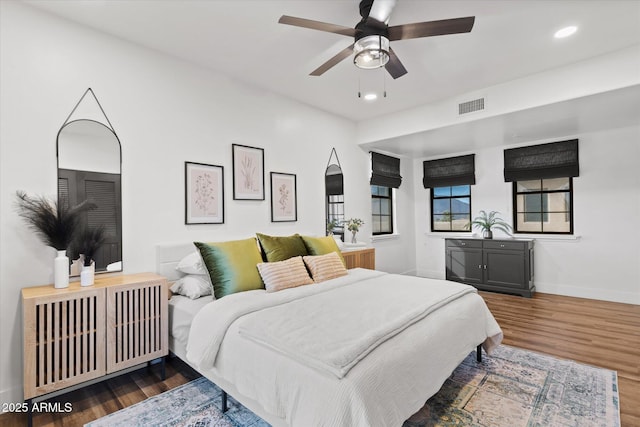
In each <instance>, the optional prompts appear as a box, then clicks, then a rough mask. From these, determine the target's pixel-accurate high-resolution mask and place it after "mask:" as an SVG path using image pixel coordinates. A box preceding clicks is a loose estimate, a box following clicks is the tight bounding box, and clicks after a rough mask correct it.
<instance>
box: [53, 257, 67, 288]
mask: <svg viewBox="0 0 640 427" xmlns="http://www.w3.org/2000/svg"><path fill="white" fill-rule="evenodd" d="M53 287H54V288H56V289H63V288H68V287H69V257H67V250H66V249H64V250H59V251H58V256H56V258H55V259H54V260H53Z"/></svg>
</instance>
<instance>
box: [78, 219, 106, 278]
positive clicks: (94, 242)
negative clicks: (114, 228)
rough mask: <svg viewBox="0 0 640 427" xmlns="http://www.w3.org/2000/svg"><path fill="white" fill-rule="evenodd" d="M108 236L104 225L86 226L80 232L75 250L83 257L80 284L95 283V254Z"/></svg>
mask: <svg viewBox="0 0 640 427" xmlns="http://www.w3.org/2000/svg"><path fill="white" fill-rule="evenodd" d="M106 237H107V233H106V230H105V228H104V226H103V225H100V226H98V227H95V228H91V229H90V228H84V229H83V230H82V231H81V232H80V233H78V235H77V237H76V242H75V250H76V252H77V253H78V254H79V255H80V258H81V259H82V270H81V271H80V285H82V286H90V285H93V282H94V277H95V265H96V264H95V254H96V252H97V251H98V249H100V247H101V246H102V244H103V243H104V242H105V240H106Z"/></svg>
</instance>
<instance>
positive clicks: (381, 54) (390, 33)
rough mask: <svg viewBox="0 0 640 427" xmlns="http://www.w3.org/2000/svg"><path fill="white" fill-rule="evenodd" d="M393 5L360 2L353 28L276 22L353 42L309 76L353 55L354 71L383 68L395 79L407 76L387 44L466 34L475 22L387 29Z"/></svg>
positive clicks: (387, 0)
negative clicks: (345, 37) (358, 15)
mask: <svg viewBox="0 0 640 427" xmlns="http://www.w3.org/2000/svg"><path fill="white" fill-rule="evenodd" d="M395 3H396V0H375V1H374V0H362V1H361V2H360V16H362V19H361V20H360V22H358V23H357V24H356V26H355V28H350V27H344V26H342V25H336V24H329V23H326V22H320V21H314V20H311V19H304V18H296V17H294V16H287V15H282V16H281V17H280V19H279V20H278V22H279V23H280V24H288V25H294V26H296V27H303V28H310V29H313V30H319V31H326V32H329V33H334V34H341V35H343V36H349V37H353V38H354V42H353V43H352V44H351V45H350V46H348V47H346V48H345V49H343V50H342V51H340V52H338V54H337V55H335V56H334V57H333V58H331V59H329V60H328V61H327V62H325V63H324V64H322V65H321V66H319V67H318V68H316V69H315V70H313V71H312V72H311V73H310V75H312V76H320V75H322V74H324V73H325V72H326V71H327V70H329V69H331V68H332V67H333V66H335V65H336V64H338V63H339V62H340V61H342V60H343V59H345V58H346V57H348V56H350V55H351V54H352V53H353V54H355V56H354V58H353V63H354V64H355V65H356V66H357V67H359V68H364V69H373V68H379V67H385V69H386V70H387V71H388V72H389V74H391V76H392V77H393V78H394V79H397V78H398V77H401V76H403V75H405V74H407V70H406V68H404V65H402V62H400V59H398V56H397V55H396V54H395V52H394V51H393V49H391V47H390V46H389V42H392V41H396V40H406V39H416V38H420V37H431V36H441V35H446V34H459V33H468V32H470V31H471V29H472V28H473V23H474V21H475V16H469V17H465V18H454V19H443V20H440V21H429V22H417V23H414V24H404V25H394V26H392V27H390V26H389V17H390V15H391V11H392V10H393V7H394V6H395Z"/></svg>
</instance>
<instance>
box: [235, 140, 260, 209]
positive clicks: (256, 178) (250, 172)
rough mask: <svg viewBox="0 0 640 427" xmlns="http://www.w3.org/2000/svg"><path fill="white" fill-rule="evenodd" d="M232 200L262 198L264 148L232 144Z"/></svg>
mask: <svg viewBox="0 0 640 427" xmlns="http://www.w3.org/2000/svg"><path fill="white" fill-rule="evenodd" d="M232 163H233V200H264V149H263V148H258V147H249V146H247V145H240V144H232Z"/></svg>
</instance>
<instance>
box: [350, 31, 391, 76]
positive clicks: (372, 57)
mask: <svg viewBox="0 0 640 427" xmlns="http://www.w3.org/2000/svg"><path fill="white" fill-rule="evenodd" d="M353 52H354V54H355V56H354V58H353V63H354V64H355V65H356V67H358V68H363V69H365V70H371V69H375V68H380V67H384V66H385V65H386V63H387V62H389V39H388V38H386V37H385V36H380V35H370V36H365V37H362V38H361V39H358V40H356V42H355V43H354V44H353Z"/></svg>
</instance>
